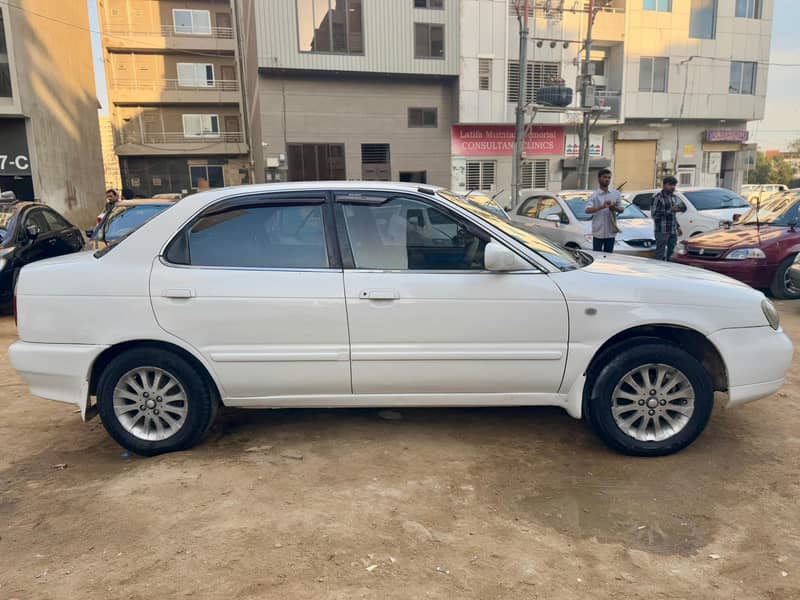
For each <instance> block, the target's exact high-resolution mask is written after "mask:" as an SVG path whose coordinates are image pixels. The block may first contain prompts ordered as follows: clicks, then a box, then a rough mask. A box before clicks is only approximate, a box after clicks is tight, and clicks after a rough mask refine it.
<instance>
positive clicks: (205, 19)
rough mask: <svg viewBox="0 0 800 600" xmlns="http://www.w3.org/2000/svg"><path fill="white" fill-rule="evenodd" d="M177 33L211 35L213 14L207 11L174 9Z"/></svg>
mask: <svg viewBox="0 0 800 600" xmlns="http://www.w3.org/2000/svg"><path fill="white" fill-rule="evenodd" d="M172 23H173V25H174V26H175V33H184V34H187V35H211V13H210V12H209V11H207V10H185V9H181V8H174V9H172Z"/></svg>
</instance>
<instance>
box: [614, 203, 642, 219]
mask: <svg viewBox="0 0 800 600" xmlns="http://www.w3.org/2000/svg"><path fill="white" fill-rule="evenodd" d="M622 207H623V209H624V210H623V211H622V212H621V213H620V214H619V215H617V219H646V218H647V215H646V214H644V213H643V212H642V211H641V210H640V209H639V207H638V206H636V205H635V204H630V203H628V202H625V201H624V200H623V201H622Z"/></svg>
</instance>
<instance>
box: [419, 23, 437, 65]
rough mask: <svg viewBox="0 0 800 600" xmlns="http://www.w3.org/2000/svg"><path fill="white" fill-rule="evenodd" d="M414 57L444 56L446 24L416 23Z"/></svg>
mask: <svg viewBox="0 0 800 600" xmlns="http://www.w3.org/2000/svg"><path fill="white" fill-rule="evenodd" d="M414 58H444V25H434V24H433V23H414Z"/></svg>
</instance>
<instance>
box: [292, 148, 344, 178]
mask: <svg viewBox="0 0 800 600" xmlns="http://www.w3.org/2000/svg"><path fill="white" fill-rule="evenodd" d="M288 155H289V181H335V180H336V181H340V180H343V179H345V164H344V144H289V147H288Z"/></svg>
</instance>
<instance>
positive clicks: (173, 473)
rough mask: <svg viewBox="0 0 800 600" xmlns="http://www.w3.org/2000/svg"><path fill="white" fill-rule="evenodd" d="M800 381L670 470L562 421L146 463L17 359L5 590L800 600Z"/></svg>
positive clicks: (3, 490) (6, 443)
mask: <svg viewBox="0 0 800 600" xmlns="http://www.w3.org/2000/svg"><path fill="white" fill-rule="evenodd" d="M780 309H781V312H782V314H783V318H784V324H785V327H786V328H787V330H788V331H789V333H790V335H792V336H793V337H794V339H796V340H800V303H797V304H792V303H783V304H782V305H781V306H780ZM14 336H15V330H14V325H13V321H11V320H10V319H3V320H2V321H0V345H1V346H2V347H6V346H7V345H8V344H9V343H11V342H12V341H13V339H14ZM753 360H758V357H757V356H754V357H753ZM795 364H796V365H798V367H800V359H798V360H797V361H796V362H795ZM799 370H800V369H799ZM795 373H797V370H796V371H795ZM795 373H793V374H791V375H790V379H789V383H788V384H787V386H786V387H785V389H784V390H783V391H782V392H781V393H779V394H778V395H776V396H775V397H773V398H771V399H769V400H763V401H761V402H758V403H754V404H750V405H747V406H744V407H741V408H739V409H736V410H732V411H722V410H718V411H717V412H716V413H715V415H714V417H713V419H712V422H711V424H710V426H709V429H708V430H707V431H706V433H705V434H704V436H703V437H701V439H700V440H699V441H698V442H697V443H696V444H694V446H692V447H691V448H689V449H688V450H686V451H684V452H683V453H681V454H679V455H677V456H673V457H667V458H663V459H633V458H627V457H623V456H619V455H617V454H614V453H612V452H610V451H609V450H607V449H606V448H605V447H604V446H603V445H602V444H601V443H600V442H599V441H598V440H597V439H596V438H595V437H594V436H593V435H592V434H591V433H590V432H589V430H588V428H587V427H586V426H585V424H583V423H580V422H578V421H574V420H573V419H571V418H569V417H568V416H567V415H566V414H564V413H563V412H561V411H560V410H556V409H492V410H486V409H482V410H481V409H476V410H424V409H417V410H404V411H402V415H403V418H402V420H385V419H382V418H380V417H379V416H378V411H375V410H306V411H300V410H296V411H295V410H292V411H225V412H223V413H222V415H221V418H220V419H219V421H218V423H217V424H216V425H215V427H214V428H213V429H212V432H211V434H210V437H209V439H208V440H207V441H206V442H205V443H204V444H203V445H202V446H200V447H198V448H196V449H194V450H192V451H190V452H185V453H180V454H173V455H169V456H162V457H158V458H153V459H140V458H137V457H127V456H125V455H124V454H123V452H122V450H121V449H120V448H119V447H118V446H117V445H116V444H115V443H114V442H113V441H111V439H110V438H109V437H107V436H106V434H105V432H104V431H103V429H102V426H101V424H100V423H99V421H98V420H94V421H91V422H90V423H89V424H86V425H84V424H83V423H81V421H80V418H79V416H78V415H77V414H75V411H74V409H73V408H72V407H70V406H68V405H63V404H57V403H52V402H47V401H44V400H39V399H36V398H33V397H31V396H30V395H29V394H28V392H27V390H26V388H25V387H24V386H22V385H21V384H20V381H19V379H18V378H17V377H16V375H15V374H14V372H13V371H12V370H11V369H10V367H9V365H8V360H7V357H6V355H5V353H4V352H3V353H2V354H0V406H1V407H2V413H0V414H2V417H1V418H0V598H2V599H8V598H20V599H22V598H25V599H28V598H57V599H61V598H179V597H191V598H214V599H217V598H236V599H240V598H270V599H273V598H315V599H318V598H331V599H334V598H335V599H347V600H351V599H356V598H381V600H386V599H394V598H415V599H416V598H442V599H444V598H447V599H456V598H458V599H461V598H481V599H486V598H525V599H531V598H542V599H547V600H554V599H555V600H559V599H572V598H575V599H578V598H590V597H591V598H612V597H613V598H647V599H648V600H653V599H660V598H675V599H685V598H693V599H697V598H725V599H730V598H742V599H744V598H746V599H748V600H750V599H756V598H764V599H770V600H775V599H779V598H786V599H789V598H792V599H796V598H800V524H798V516H799V515H800V508H798V498H800V461H799V460H798V458H799V453H798V450H800V433H799V432H800V394H799V393H798V391H797V382H798V376H797V375H796V374H795ZM301 457H302V458H301Z"/></svg>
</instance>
